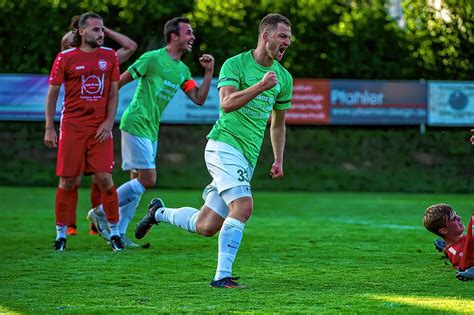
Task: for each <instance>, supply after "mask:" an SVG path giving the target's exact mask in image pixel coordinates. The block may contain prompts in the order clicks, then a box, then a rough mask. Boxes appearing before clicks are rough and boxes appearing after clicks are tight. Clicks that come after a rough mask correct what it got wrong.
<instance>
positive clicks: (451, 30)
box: [404, 0, 474, 80]
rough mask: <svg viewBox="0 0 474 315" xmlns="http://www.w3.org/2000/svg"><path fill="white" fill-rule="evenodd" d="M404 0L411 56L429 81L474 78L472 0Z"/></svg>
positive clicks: (418, 73) (419, 74) (420, 72)
mask: <svg viewBox="0 0 474 315" xmlns="http://www.w3.org/2000/svg"><path fill="white" fill-rule="evenodd" d="M435 3H436V1H426V0H416V1H404V9H405V10H404V11H405V15H406V16H405V17H406V20H407V29H406V32H407V38H408V39H409V42H410V45H409V50H410V55H411V57H412V58H413V60H415V62H416V67H417V75H418V76H419V77H422V78H425V79H437V78H444V79H452V80H468V79H471V80H472V79H473V78H474V65H473V64H472V56H473V55H474V12H473V5H472V2H471V1H469V0H446V1H439V7H436V5H435Z"/></svg>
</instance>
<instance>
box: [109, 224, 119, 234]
mask: <svg viewBox="0 0 474 315" xmlns="http://www.w3.org/2000/svg"><path fill="white" fill-rule="evenodd" d="M109 227H110V236H114V235H120V233H119V225H118V223H117V222H116V223H110V222H109Z"/></svg>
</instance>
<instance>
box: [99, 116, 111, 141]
mask: <svg viewBox="0 0 474 315" xmlns="http://www.w3.org/2000/svg"><path fill="white" fill-rule="evenodd" d="M113 126H114V122H113V121H112V122H109V121H104V122H103V123H102V124H101V125H100V126H99V128H98V129H97V132H96V133H95V138H96V139H97V140H98V141H99V142H104V141H106V140H108V139H109V138H111V137H112V128H113Z"/></svg>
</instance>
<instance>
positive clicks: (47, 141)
mask: <svg viewBox="0 0 474 315" xmlns="http://www.w3.org/2000/svg"><path fill="white" fill-rule="evenodd" d="M44 145H45V146H46V147H47V148H50V149H51V148H56V147H57V146H58V135H57V134H56V130H54V128H50V129H46V130H45V131H44Z"/></svg>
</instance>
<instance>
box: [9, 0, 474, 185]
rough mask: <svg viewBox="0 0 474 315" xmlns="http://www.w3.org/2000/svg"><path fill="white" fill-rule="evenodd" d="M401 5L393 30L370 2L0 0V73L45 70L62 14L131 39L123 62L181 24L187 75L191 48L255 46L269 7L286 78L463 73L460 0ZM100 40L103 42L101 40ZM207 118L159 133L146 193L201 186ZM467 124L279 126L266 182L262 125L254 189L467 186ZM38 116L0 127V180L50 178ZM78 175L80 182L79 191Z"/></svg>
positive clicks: (224, 53)
mask: <svg viewBox="0 0 474 315" xmlns="http://www.w3.org/2000/svg"><path fill="white" fill-rule="evenodd" d="M434 2H435V1H434V0H413V1H404V2H403V8H404V11H403V14H404V18H405V25H406V26H405V27H404V28H400V27H399V26H398V23H397V21H396V20H394V19H393V18H391V17H390V16H389V15H388V13H387V6H388V3H385V2H384V1H381V0H373V1H343V0H334V1H330V0H299V1H290V0H281V1H276V0H272V1H270V0H260V1H252V0H223V1H215V0H199V1H186V0H174V1H167V2H163V1H145V0H133V1H127V0H82V1H72V0H41V1H33V0H30V1H26V0H14V1H7V0H0V16H1V17H2V21H1V22H0V58H1V59H0V72H1V73H41V74H48V73H49V71H50V68H51V65H52V62H53V60H54V58H55V56H56V54H57V53H58V51H59V49H60V39H61V37H62V36H63V34H64V33H65V32H66V31H67V30H68V25H69V21H70V18H71V17H72V16H74V15H76V14H80V13H83V12H86V11H95V12H97V13H99V14H101V15H102V16H103V17H104V20H105V24H106V25H107V26H108V27H110V28H112V29H114V30H117V31H119V32H121V33H124V34H126V35H127V36H129V37H130V38H132V39H133V40H135V41H136V42H137V44H138V50H137V52H135V54H134V55H133V56H132V57H131V58H130V60H129V61H128V63H127V64H125V65H123V66H122V70H123V69H125V67H127V66H128V65H129V64H130V63H131V62H133V61H134V60H136V59H137V58H138V57H139V56H140V55H141V54H142V53H143V52H145V51H148V50H151V49H156V48H159V47H162V46H163V45H164V40H163V35H162V32H163V25H164V23H165V22H166V21H167V20H169V19H170V18H172V17H175V16H182V15H184V16H187V17H189V18H190V19H191V20H192V25H193V28H194V29H195V32H196V35H197V40H196V42H195V45H194V49H193V53H192V54H187V55H185V56H186V57H185V62H186V63H187V64H188V65H190V67H191V71H192V73H193V74H194V75H195V76H200V75H201V73H202V72H201V71H202V70H201V68H200V65H199V64H198V62H197V59H198V56H199V55H200V54H202V53H211V54H213V55H214V56H215V59H216V72H215V76H217V75H218V71H219V69H220V67H221V65H222V63H223V62H224V61H225V60H226V59H227V58H229V57H231V56H233V55H235V54H238V53H240V52H242V51H244V50H247V49H250V48H253V47H255V46H256V40H257V32H258V23H259V21H260V19H261V18H262V17H263V16H264V15H266V14H267V13H269V12H279V13H282V14H284V15H285V16H287V17H288V18H290V19H291V21H292V23H293V27H292V31H293V35H294V38H293V42H292V46H291V47H290V49H289V50H288V51H287V52H286V56H285V57H284V59H283V63H284V65H285V67H287V68H288V69H289V70H290V72H291V73H292V75H293V76H294V77H310V78H331V79H335V78H344V79H415V80H418V79H438V80H472V79H473V64H472V60H473V58H472V57H473V56H474V45H473V44H474V37H473V25H474V23H473V13H472V5H471V3H470V2H469V1H465V0H447V1H442V2H441V6H440V7H439V8H438V9H436V8H435V7H434V6H431V5H429V3H434ZM106 45H109V46H111V47H113V48H118V47H116V46H114V43H113V42H111V41H106ZM210 128H211V126H209V125H163V126H161V128H160V145H159V155H158V168H157V171H158V182H157V186H158V188H194V189H200V188H202V187H204V186H205V185H207V184H208V182H209V181H210V177H209V175H208V173H207V171H206V168H205V165H204V161H203V156H202V155H203V152H204V147H205V144H206V139H205V138H206V134H207V133H208V132H209V130H210ZM468 129H469V128H441V127H438V128H434V127H428V128H427V129H426V133H425V134H423V135H422V134H420V133H419V130H418V127H417V126H332V125H329V126H288V128H287V145H286V151H285V152H286V153H285V178H284V180H282V181H278V182H275V181H271V180H269V179H268V171H269V169H270V166H271V164H272V162H273V156H272V151H271V148H270V141H269V136H268V130H267V133H266V139H265V141H264V145H263V148H262V151H261V155H260V158H259V162H258V167H257V169H256V171H255V174H254V178H253V180H252V186H253V188H254V189H265V190H275V189H279V190H318V191H407V192H438V193H439V192H474V186H473V185H472V184H471V182H472V180H471V178H472V177H473V174H474V154H473V153H474V152H473V151H474V149H473V146H471V145H470V143H469V136H470V134H469V130H468ZM114 134H115V136H114V140H115V159H116V167H115V168H114V173H113V177H114V181H115V182H116V183H117V184H118V185H120V184H121V183H123V182H125V181H127V180H128V174H127V173H126V172H123V171H122V170H121V168H120V163H121V156H120V133H119V132H118V130H117V128H114ZM43 135H44V123H43V122H5V121H1V122H0V143H2V144H3V148H4V149H3V150H0V162H1V164H2V166H3V170H4V171H3V172H0V185H22V186H25V185H31V186H45V185H49V186H54V185H57V177H56V176H55V161H56V151H55V150H48V149H46V148H45V147H44V145H43ZM87 181H90V179H89V178H88V177H85V178H84V183H83V186H85V187H87V184H88V183H87Z"/></svg>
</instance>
